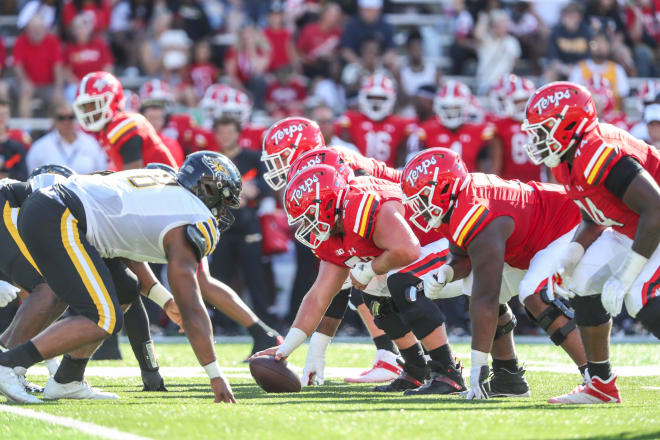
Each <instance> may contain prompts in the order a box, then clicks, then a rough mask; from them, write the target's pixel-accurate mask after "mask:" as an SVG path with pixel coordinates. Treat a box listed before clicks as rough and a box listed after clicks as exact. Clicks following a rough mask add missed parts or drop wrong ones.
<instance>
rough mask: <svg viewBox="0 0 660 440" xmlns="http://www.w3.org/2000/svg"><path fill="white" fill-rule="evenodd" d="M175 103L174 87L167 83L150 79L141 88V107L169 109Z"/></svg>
mask: <svg viewBox="0 0 660 440" xmlns="http://www.w3.org/2000/svg"><path fill="white" fill-rule="evenodd" d="M173 103H174V94H173V93H172V87H171V86H170V85H169V84H168V83H166V82H165V81H161V80H159V79H150V80H149V81H147V82H145V83H144V84H142V87H140V105H141V107H149V106H154V107H167V106H169V105H172V104H173Z"/></svg>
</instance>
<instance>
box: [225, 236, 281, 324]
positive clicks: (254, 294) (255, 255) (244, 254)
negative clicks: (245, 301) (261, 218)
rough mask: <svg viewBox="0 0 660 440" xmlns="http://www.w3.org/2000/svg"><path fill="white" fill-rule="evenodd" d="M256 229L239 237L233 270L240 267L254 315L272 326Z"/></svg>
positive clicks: (272, 319)
mask: <svg viewBox="0 0 660 440" xmlns="http://www.w3.org/2000/svg"><path fill="white" fill-rule="evenodd" d="M256 226H257V229H256V230H255V231H252V233H250V234H245V235H241V242H240V243H239V246H238V249H237V252H238V261H234V262H233V267H234V270H235V269H236V263H238V266H239V267H240V270H241V274H242V278H243V280H244V281H245V284H246V285H247V287H248V289H249V290H250V297H251V298H252V308H253V310H254V311H255V313H256V314H257V315H258V316H259V317H261V319H263V320H264V321H266V323H270V324H272V323H273V321H274V318H273V317H272V316H271V314H270V313H269V312H268V306H269V305H270V295H269V293H270V289H269V288H268V285H267V283H266V273H265V270H264V266H263V261H262V259H263V254H262V252H261V230H260V227H259V226H258V224H257V225H256Z"/></svg>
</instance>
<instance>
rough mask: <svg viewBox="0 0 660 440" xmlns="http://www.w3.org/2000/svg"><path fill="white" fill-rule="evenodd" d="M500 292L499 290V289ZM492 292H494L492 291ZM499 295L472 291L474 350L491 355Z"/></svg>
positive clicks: (471, 317)
mask: <svg viewBox="0 0 660 440" xmlns="http://www.w3.org/2000/svg"><path fill="white" fill-rule="evenodd" d="M498 291H499V289H498ZM491 292H494V290H493V289H491ZM498 306H499V303H498V297H497V294H492V293H486V292H484V293H480V292H479V291H477V290H476V289H473V291H472V297H471V298H470V322H471V323H472V324H471V325H472V349H473V350H479V351H481V352H484V353H489V352H490V349H491V346H492V344H493V338H494V337H495V329H496V328H497V320H498V314H499V307H498Z"/></svg>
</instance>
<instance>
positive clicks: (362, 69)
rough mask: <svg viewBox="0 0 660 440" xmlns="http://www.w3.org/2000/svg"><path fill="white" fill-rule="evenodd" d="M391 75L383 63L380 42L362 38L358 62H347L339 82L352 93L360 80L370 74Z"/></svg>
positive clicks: (358, 85) (359, 84)
mask: <svg viewBox="0 0 660 440" xmlns="http://www.w3.org/2000/svg"><path fill="white" fill-rule="evenodd" d="M377 74H382V75H387V76H391V75H390V72H389V70H387V69H386V68H385V66H384V65H383V57H381V56H380V43H379V42H378V40H364V41H363V42H362V46H360V58H359V60H358V62H356V63H351V64H348V65H347V66H346V67H344V70H343V71H342V74H341V82H342V83H343V84H344V85H345V86H346V90H347V93H348V94H349V95H353V94H355V93H357V90H358V89H359V88H360V86H361V85H362V80H363V79H364V78H366V77H367V76H370V75H377Z"/></svg>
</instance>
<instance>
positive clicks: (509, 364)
mask: <svg viewBox="0 0 660 440" xmlns="http://www.w3.org/2000/svg"><path fill="white" fill-rule="evenodd" d="M502 368H503V369H505V370H508V371H511V372H515V371H518V369H519V367H518V358H513V359H507V360H501V359H493V370H498V369H502Z"/></svg>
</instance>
